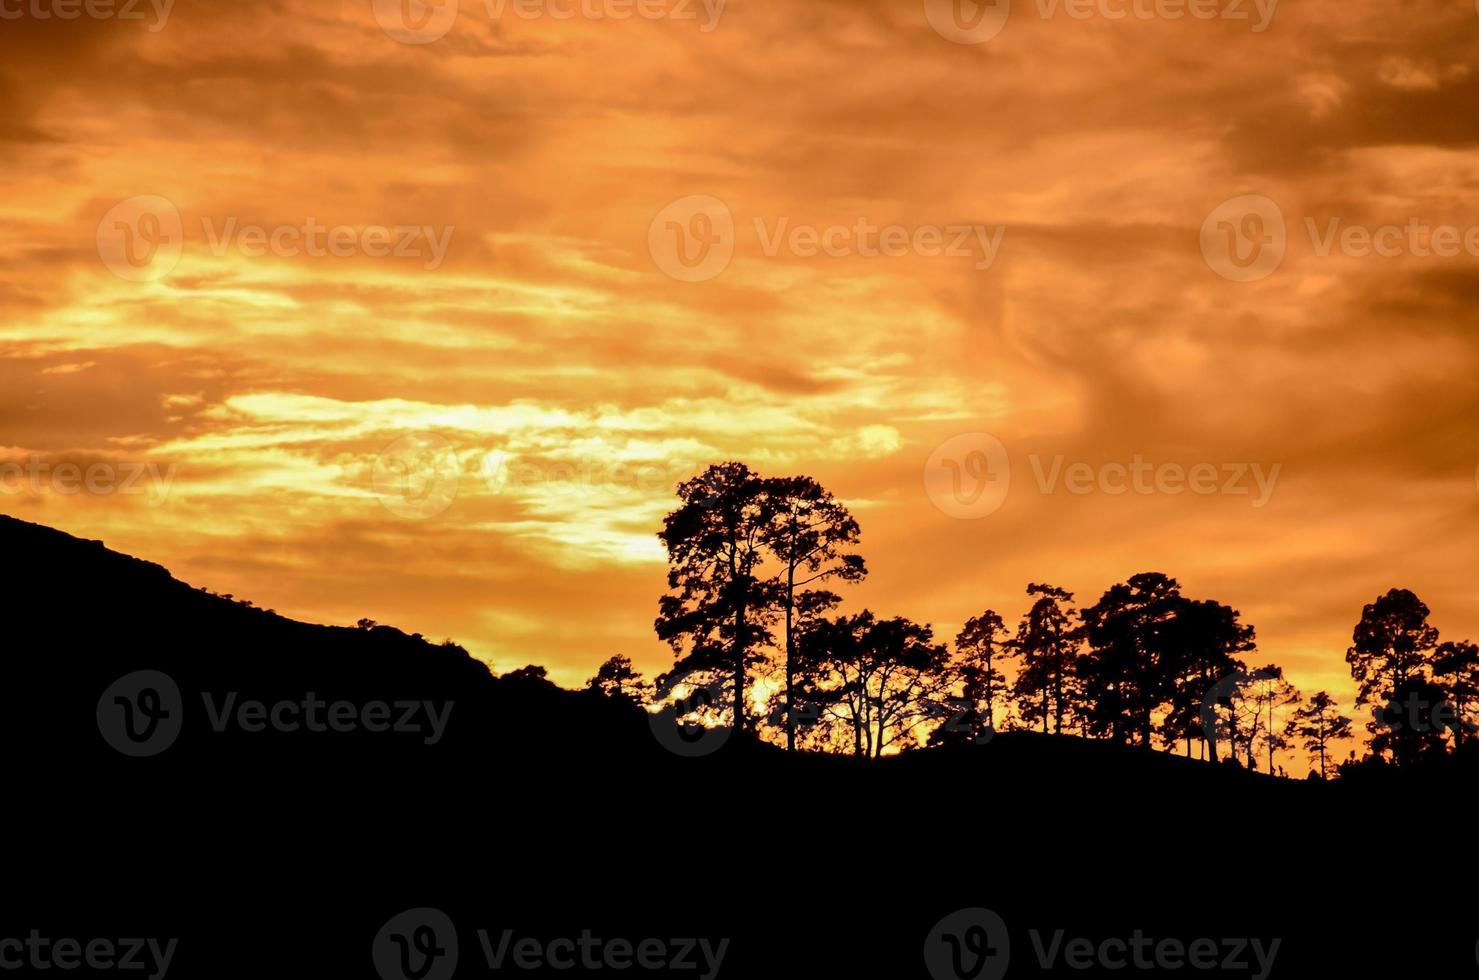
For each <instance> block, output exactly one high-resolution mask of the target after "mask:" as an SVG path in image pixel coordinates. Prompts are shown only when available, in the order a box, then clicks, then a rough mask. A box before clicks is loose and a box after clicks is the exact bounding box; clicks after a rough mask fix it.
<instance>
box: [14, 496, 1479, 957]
mask: <svg viewBox="0 0 1479 980" xmlns="http://www.w3.org/2000/svg"><path fill="white" fill-rule="evenodd" d="M0 559H3V560H0V576H3V579H0V583H3V590H0V602H3V606H0V609H3V616H4V623H5V631H4V645H3V651H4V657H3V664H4V667H3V676H0V684H3V688H0V689H3V690H4V691H5V693H6V695H7V696H6V699H5V712H4V715H3V719H0V731H3V733H4V735H5V743H4V744H5V746H6V756H7V764H6V772H7V775H8V777H9V778H8V780H7V784H8V785H7V793H6V814H7V818H8V821H7V829H8V836H9V847H8V848H7V850H8V851H9V855H8V859H7V863H6V878H5V880H6V887H5V890H4V892H5V899H4V902H3V916H0V972H4V971H5V969H6V967H7V966H8V965H9V963H8V960H7V955H8V954H7V947H6V946H5V944H4V940H5V939H6V938H7V937H19V938H20V939H21V940H22V941H24V940H25V939H26V938H27V937H28V936H29V935H30V933H31V930H36V931H37V934H38V935H39V936H40V937H42V938H45V937H50V938H51V939H52V940H56V939H59V938H61V937H69V938H76V939H78V940H79V941H80V942H82V943H83V944H85V943H86V942H87V941H88V940H90V939H93V938H99V937H109V936H112V937H164V938H170V937H173V938H178V940H179V943H178V946H177V948H176V951H175V952H174V954H173V956H172V959H171V962H170V966H169V968H168V971H167V972H166V975H168V976H176V977H233V976H253V977H266V976H273V977H276V976H281V977H299V976H301V977H326V978H327V977H334V978H337V977H344V978H355V977H375V976H381V977H399V976H405V977H407V978H408V980H427V978H439V977H447V976H453V975H455V976H457V977H477V976H513V977H522V976H541V975H550V976H557V975H558V976H568V975H571V974H572V972H573V973H575V974H579V975H584V974H586V973H595V974H597V975H607V974H611V975H615V976H623V975H633V974H636V975H643V976H647V975H665V976H666V975H671V976H677V977H701V976H719V977H736V978H739V977H746V978H748V977H757V978H771V977H775V978H786V977H793V976H794V977H812V976H818V977H879V978H891V977H898V978H908V977H926V976H934V977H936V978H950V977H960V978H967V977H969V978H972V980H975V978H984V977H997V976H1002V975H1006V976H1033V975H1062V976H1099V975H1102V974H1104V973H1118V974H1132V975H1140V974H1145V973H1148V974H1151V975H1162V976H1170V975H1187V974H1191V975H1202V974H1208V973H1213V974H1218V975H1233V976H1287V977H1324V976H1330V977H1349V976H1368V975H1379V974H1380V973H1383V972H1385V971H1396V970H1398V969H1402V970H1404V971H1412V970H1422V971H1423V972H1424V973H1425V974H1428V975H1435V976H1459V975H1472V974H1474V973H1476V972H1479V971H1476V963H1475V943H1476V940H1479V907H1476V903H1475V902H1474V886H1473V880H1474V878H1473V863H1474V861H1473V851H1474V846H1473V842H1474V830H1473V827H1474V819H1473V815H1472V810H1471V804H1470V802H1469V801H1470V799H1471V797H1472V794H1471V793H1470V792H1469V783H1468V781H1467V780H1466V778H1464V777H1463V776H1461V775H1460V774H1455V773H1442V774H1436V775H1430V776H1428V777H1426V778H1425V779H1423V780H1421V781H1419V780H1408V781H1404V782H1393V781H1391V780H1386V781H1373V782H1367V783H1362V784H1358V785H1351V784H1345V785H1341V784H1334V785H1319V784H1312V783H1305V782H1295V781H1287V780H1275V779H1271V778H1269V777H1266V776H1260V775H1256V774H1250V773H1246V772H1242V771H1238V770H1230V769H1226V768H1223V767H1216V766H1210V765H1205V764H1202V763H1199V762H1194V761H1190V760H1185V759H1179V758H1174V757H1170V756H1167V755H1163V754H1159V753H1151V752H1144V751H1139V750H1131V749H1123V748H1118V747H1115V746H1111V745H1108V744H1105V743H1098V742H1087V741H1083V740H1080V739H1074V738H1061V739H1059V738H1051V737H1046V736H1039V735H1032V734H1025V733H1017V734H1003V735H999V736H998V737H997V738H996V739H994V740H993V741H992V742H990V743H989V744H987V745H984V746H979V747H973V748H970V749H964V750H951V751H938V752H935V751H931V752H916V753H910V754H907V755H905V756H902V757H898V758H893V759H888V760H884V761H882V762H879V763H873V764H865V763H859V762H856V761H854V760H851V759H844V758H832V757H789V756H787V755H785V754H784V753H782V752H780V751H778V750H776V749H774V748H772V747H769V746H765V745H759V744H756V743H753V742H751V741H749V740H747V739H745V738H741V737H739V736H727V735H725V734H724V733H719V734H718V735H716V736H710V738H717V740H718V742H720V743H722V744H719V745H718V747H717V748H716V749H715V750H714V751H706V752H704V753H703V754H694V750H693V749H692V748H691V747H690V746H687V745H686V744H685V743H681V742H678V741H674V739H675V738H676V735H677V733H676V732H675V731H670V730H664V729H662V728H661V726H658V727H657V728H656V729H655V728H654V725H653V723H652V720H651V719H650V718H649V717H648V716H647V715H646V714H645V713H644V712H642V711H640V710H638V709H636V708H633V707H631V706H629V705H626V704H623V703H620V702H615V701H610V700H607V699H605V698H602V697H600V696H598V695H594V694H591V693H588V692H570V691H562V690H560V689H558V688H556V687H554V686H553V685H551V684H548V683H547V682H544V681H542V680H540V679H538V678H534V677H527V676H505V677H501V678H500V677H495V676H493V675H491V674H490V673H489V672H488V670H487V669H486V668H485V667H484V665H483V664H482V663H480V662H479V661H477V660H475V659H474V658H472V657H470V656H469V655H468V654H467V653H466V652H465V651H463V650H462V649H461V648H459V647H456V646H455V645H451V644H446V645H438V644H433V643H429V642H427V641H425V640H424V639H422V638H421V637H418V636H408V635H406V634H404V633H402V632H400V631H398V630H395V629H392V628H390V627H374V628H368V629H365V628H357V627H328V626H315V625H309V624H304V623H298V622H294V621H291V620H288V619H285V618H283V617H280V616H277V615H275V614H273V613H271V612H268V611H264V610H260V609H255V608H252V607H250V606H249V605H246V604H243V603H240V602H236V601H233V600H232V599H229V598H226V597H220V596H215V595H211V594H209V593H206V592H202V591H200V590H197V589H194V588H191V587H190V586H188V585H186V584H184V583H181V582H179V581H177V580H175V579H173V578H172V577H171V576H170V575H169V573H168V572H166V571H165V570H164V569H163V568H160V567H159V566H157V565H153V564H150V563H147V562H143V561H139V560H137V559H133V558H130V557H127V556H124V555H120V554H117V553H114V552H111V551H108V550H107V549H105V548H104V547H103V546H102V545H101V544H100V543H98V542H93V541H84V540H79V539H76V538H73V537H71V536H68V535H66V534H62V533H60V532H58V531H54V530H51V529H48V528H44V527H40V526H37V525H34V524H27V523H24V522H20V521H15V520H12V519H9V518H4V517H0ZM530 659H532V660H535V661H537V660H538V659H539V652H538V651H530ZM258 706H260V707H258ZM382 706H383V707H382ZM714 744H715V742H712V741H711V742H707V743H704V744H703V745H702V746H701V748H702V749H704V750H707V749H709V748H711V747H712V746H713V745H714ZM675 745H676V746H678V747H679V748H680V749H682V750H683V751H681V752H679V751H674V750H673V746H675ZM414 909H432V910H435V911H434V912H425V911H422V912H415V913H413V914H411V915H410V916H409V918H402V919H396V920H395V924H393V925H392V926H390V927H389V928H388V929H382V927H385V926H386V924H387V923H388V922H391V920H392V919H393V918H394V917H395V916H397V915H398V914H400V913H403V912H406V910H414ZM963 909H986V910H989V912H990V913H991V914H993V915H994V916H995V918H993V917H992V916H991V915H985V917H984V918H983V913H980V912H968V913H961V914H960V915H959V916H957V917H956V918H953V919H947V917H949V916H951V915H952V914H954V913H957V911H958V910H963ZM942 920H946V921H945V925H944V926H943V927H942V928H940V929H938V930H937V929H936V925H937V923H940V922H941V921H942ZM480 930H481V931H482V936H480ZM377 935H378V936H379V938H378V940H377ZM452 935H455V936H456V937H457V950H458V952H457V959H458V966H457V968H456V971H455V973H452V972H449V971H448V969H447V967H449V966H450V964H451V948H450V936H452ZM481 939H486V941H487V945H486V949H485V948H484V943H483V942H482V941H480V940H481ZM699 939H703V940H705V941H706V943H707V946H705V945H704V944H702V943H699V942H698V940H699ZM505 940H506V941H505ZM563 940H568V941H569V943H568V945H567V944H565V943H564V942H563ZM724 940H727V942H726V943H723V944H722V948H723V955H722V958H721V959H719V960H718V961H717V962H716V961H715V954H716V951H717V950H718V949H719V948H720V946H721V942H722V941H724ZM1275 940H1277V941H1278V946H1277V948H1276V951H1275V947H1274V946H1273V943H1274V941H1275ZM690 941H691V942H690ZM521 943H522V945H521ZM1157 943H1159V944H1160V945H1155V944H1157ZM1208 943H1211V944H1213V945H1215V955H1214V952H1213V945H1207V944H1208ZM623 944H625V945H623ZM1178 944H1179V945H1178ZM659 945H661V950H662V951H661V955H660V954H659ZM1193 947H1195V949H1196V953H1197V955H1196V956H1195V957H1192V956H1191V951H1192V949H1193ZM17 948H18V947H17ZM685 948H686V949H688V950H689V952H688V953H687V955H685V956H680V955H679V950H680V949H685ZM375 949H378V950H379V951H380V959H379V961H378V966H377V961H376V960H375V959H374V957H373V956H372V951H373V950H375ZM704 949H708V950H709V954H710V955H709V959H708V961H706V960H705V958H704V956H703V955H702V950H704ZM1178 949H1179V950H1180V953H1179V954H1178V952H1177V951H1178ZM438 950H440V951H441V952H440V954H439V955H438V953H437V951H438ZM572 950H573V951H574V952H572V953H570V954H569V955H570V956H573V957H575V958H574V959H570V958H569V956H567V955H566V954H567V952H569V951H572ZM1070 950H1073V951H1076V952H1074V953H1073V954H1072V955H1070ZM1137 950H1138V953H1137ZM1255 950H1256V951H1259V952H1260V953H1261V955H1262V956H1263V960H1260V959H1259V956H1257V955H1255ZM500 951H502V955H500ZM516 951H521V952H518V955H517V956H516V955H515V953H516ZM639 951H641V952H642V955H641V956H640V957H638V955H637V954H638V952H639ZM927 955H928V956H929V957H931V960H930V962H927V960H926V956H927ZM1137 955H1138V956H1139V957H1140V960H1141V962H1143V963H1146V964H1149V966H1150V967H1151V968H1150V969H1147V970H1141V969H1136V968H1135V957H1136V956H1137ZM582 957H584V959H582ZM1127 957H1128V959H1126V958H1127ZM1122 960H1123V961H1125V962H1126V963H1127V965H1126V966H1125V967H1124V968H1123V969H1121V968H1118V967H1116V965H1115V964H1116V963H1119V962H1121V961H1122ZM490 961H496V964H497V965H496V966H494V965H493V962H490ZM566 962H570V963H573V965H572V966H571V967H570V968H568V969H561V968H560V967H561V966H562V964H564V963H566ZM1260 963H1261V964H1262V965H1260ZM521 964H522V965H521ZM540 964H543V965H542V966H541V965H540ZM685 964H692V968H687V966H685ZM1073 964H1084V965H1083V966H1074V965H1073ZM659 966H660V967H661V968H658V967H659ZM932 970H933V972H931V971H932ZM1003 971H1004V972H1003ZM80 972H81V974H82V975H87V971H86V970H85V969H84V970H81V971H80ZM158 972H159V971H158V970H155V971H154V973H155V975H158ZM46 975H48V976H53V975H55V974H52V973H47V974H46ZM124 975H125V976H128V975H134V976H145V975H149V974H148V973H147V972H144V971H139V972H132V973H130V972H124Z"/></svg>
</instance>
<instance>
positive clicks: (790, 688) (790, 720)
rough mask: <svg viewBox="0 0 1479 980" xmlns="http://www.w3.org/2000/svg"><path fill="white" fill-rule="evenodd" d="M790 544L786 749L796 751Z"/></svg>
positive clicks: (793, 557) (793, 584)
mask: <svg viewBox="0 0 1479 980" xmlns="http://www.w3.org/2000/svg"><path fill="white" fill-rule="evenodd" d="M794 540H795V539H794V537H793V538H792V541H793V544H792V545H791V561H790V562H789V563H787V566H786V751H787V752H795V751H796V671H795V668H794V667H793V666H792V662H791V661H792V656H793V650H794V646H793V642H792V639H791V610H792V607H793V606H794V604H795V592H796V565H795V561H796V554H795V551H796V546H795V544H794Z"/></svg>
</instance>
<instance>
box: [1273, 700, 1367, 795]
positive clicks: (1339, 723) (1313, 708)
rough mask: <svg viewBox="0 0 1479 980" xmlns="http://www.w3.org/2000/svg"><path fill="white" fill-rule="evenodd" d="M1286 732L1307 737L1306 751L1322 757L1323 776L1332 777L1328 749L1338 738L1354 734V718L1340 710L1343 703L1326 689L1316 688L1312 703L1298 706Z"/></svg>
mask: <svg viewBox="0 0 1479 980" xmlns="http://www.w3.org/2000/svg"><path fill="white" fill-rule="evenodd" d="M1284 733H1285V734H1286V735H1288V736H1290V737H1292V738H1300V739H1303V746H1304V750H1305V751H1306V752H1308V753H1310V754H1311V755H1314V756H1316V757H1317V758H1318V759H1319V760H1320V778H1321V779H1329V778H1330V770H1331V768H1332V763H1331V762H1330V761H1329V758H1328V752H1327V750H1328V749H1329V747H1330V743H1331V742H1333V741H1336V740H1337V739H1342V738H1350V737H1351V719H1349V718H1347V717H1346V716H1345V715H1343V714H1341V713H1340V706H1339V705H1338V704H1337V703H1336V701H1335V699H1334V698H1332V697H1331V696H1330V695H1329V694H1328V693H1327V692H1325V691H1316V692H1315V693H1314V694H1313V695H1311V697H1310V699H1309V701H1308V703H1306V704H1305V705H1304V706H1303V707H1300V708H1297V709H1295V712H1294V717H1292V718H1290V719H1289V724H1288V725H1286V726H1285V727H1284Z"/></svg>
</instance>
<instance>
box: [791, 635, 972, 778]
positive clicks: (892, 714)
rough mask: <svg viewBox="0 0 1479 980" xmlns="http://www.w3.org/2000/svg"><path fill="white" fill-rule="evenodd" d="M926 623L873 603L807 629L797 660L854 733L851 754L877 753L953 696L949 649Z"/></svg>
mask: <svg viewBox="0 0 1479 980" xmlns="http://www.w3.org/2000/svg"><path fill="white" fill-rule="evenodd" d="M933 641H934V634H933V631H932V630H931V629H930V628H929V627H928V626H921V625H919V624H918V623H913V622H910V621H909V620H907V619H903V618H894V619H884V620H880V619H877V618H876V617H875V616H874V615H873V613H872V612H871V611H869V610H864V611H862V612H860V613H858V614H857V615H855V616H840V617H838V618H837V619H835V620H831V621H830V622H827V623H824V624H820V625H818V626H817V627H816V628H814V629H811V630H809V631H807V633H806V634H805V635H804V636H803V637H802V638H801V643H800V646H799V652H800V657H799V658H798V659H799V662H800V666H801V668H802V669H803V670H805V671H806V672H808V673H810V674H811V675H812V676H813V678H814V681H813V683H814V685H815V688H814V689H815V694H814V695H813V696H814V697H816V698H817V699H818V700H819V701H820V702H821V703H822V704H823V705H824V706H825V707H824V713H825V714H826V716H827V717H829V718H831V719H833V720H835V721H837V722H839V723H841V724H843V725H844V726H846V727H847V728H848V729H849V730H850V731H851V734H852V742H853V754H854V755H857V756H859V757H865V758H875V759H876V758H878V757H879V756H881V755H882V754H883V753H884V751H885V750H886V749H888V748H889V747H890V746H894V745H897V746H898V747H899V748H901V749H902V748H908V747H909V743H908V741H907V739H908V737H909V736H910V735H912V734H913V733H914V732H915V730H916V729H917V728H918V727H919V726H920V725H922V724H924V723H925V722H926V721H927V720H929V719H930V718H932V717H939V715H940V714H941V707H942V705H943V704H944V702H945V700H946V699H947V698H948V696H949V691H950V686H951V682H952V676H951V671H950V664H949V655H948V653H947V651H946V649H945V646H944V645H943V644H937V643H935V642H933Z"/></svg>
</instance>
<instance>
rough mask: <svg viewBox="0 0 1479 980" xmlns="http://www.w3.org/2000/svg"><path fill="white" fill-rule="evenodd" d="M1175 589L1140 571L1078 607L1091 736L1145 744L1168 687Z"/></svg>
mask: <svg viewBox="0 0 1479 980" xmlns="http://www.w3.org/2000/svg"><path fill="white" fill-rule="evenodd" d="M1180 590H1181V586H1180V585H1179V584H1178V583H1177V581H1176V580H1175V579H1173V578H1171V577H1169V576H1167V575H1162V574H1161V573H1160V572H1143V573H1141V574H1139V575H1133V576H1131V577H1130V580H1129V582H1124V583H1120V584H1118V585H1114V586H1111V587H1110V588H1109V589H1108V591H1106V592H1105V593H1104V595H1103V596H1101V597H1100V599H1099V601H1098V602H1096V603H1095V604H1094V605H1092V606H1090V607H1089V608H1087V609H1085V610H1084V611H1083V614H1082V618H1083V623H1084V628H1085V631H1086V635H1087V637H1088V640H1089V645H1090V651H1089V653H1088V654H1087V655H1086V656H1084V657H1081V658H1080V659H1079V662H1078V663H1079V675H1080V677H1081V678H1082V681H1083V686H1084V698H1085V700H1086V701H1087V702H1088V703H1087V705H1086V710H1087V712H1088V716H1089V729H1090V731H1092V732H1093V733H1094V734H1096V735H1106V734H1107V735H1109V736H1110V737H1111V738H1113V739H1114V740H1115V741H1117V742H1122V743H1131V742H1138V743H1139V744H1141V745H1149V744H1150V737H1151V731H1152V714H1153V713H1154V712H1155V710H1156V708H1158V707H1159V706H1160V705H1161V704H1162V703H1163V702H1165V701H1166V700H1167V699H1168V695H1169V691H1170V676H1169V675H1170V672H1169V671H1168V665H1167V644H1168V631H1167V627H1166V623H1167V621H1168V620H1169V619H1170V618H1171V617H1172V616H1173V615H1174V614H1175V611H1176V608H1177V605H1178V600H1179V598H1180V595H1181V591H1180Z"/></svg>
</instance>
